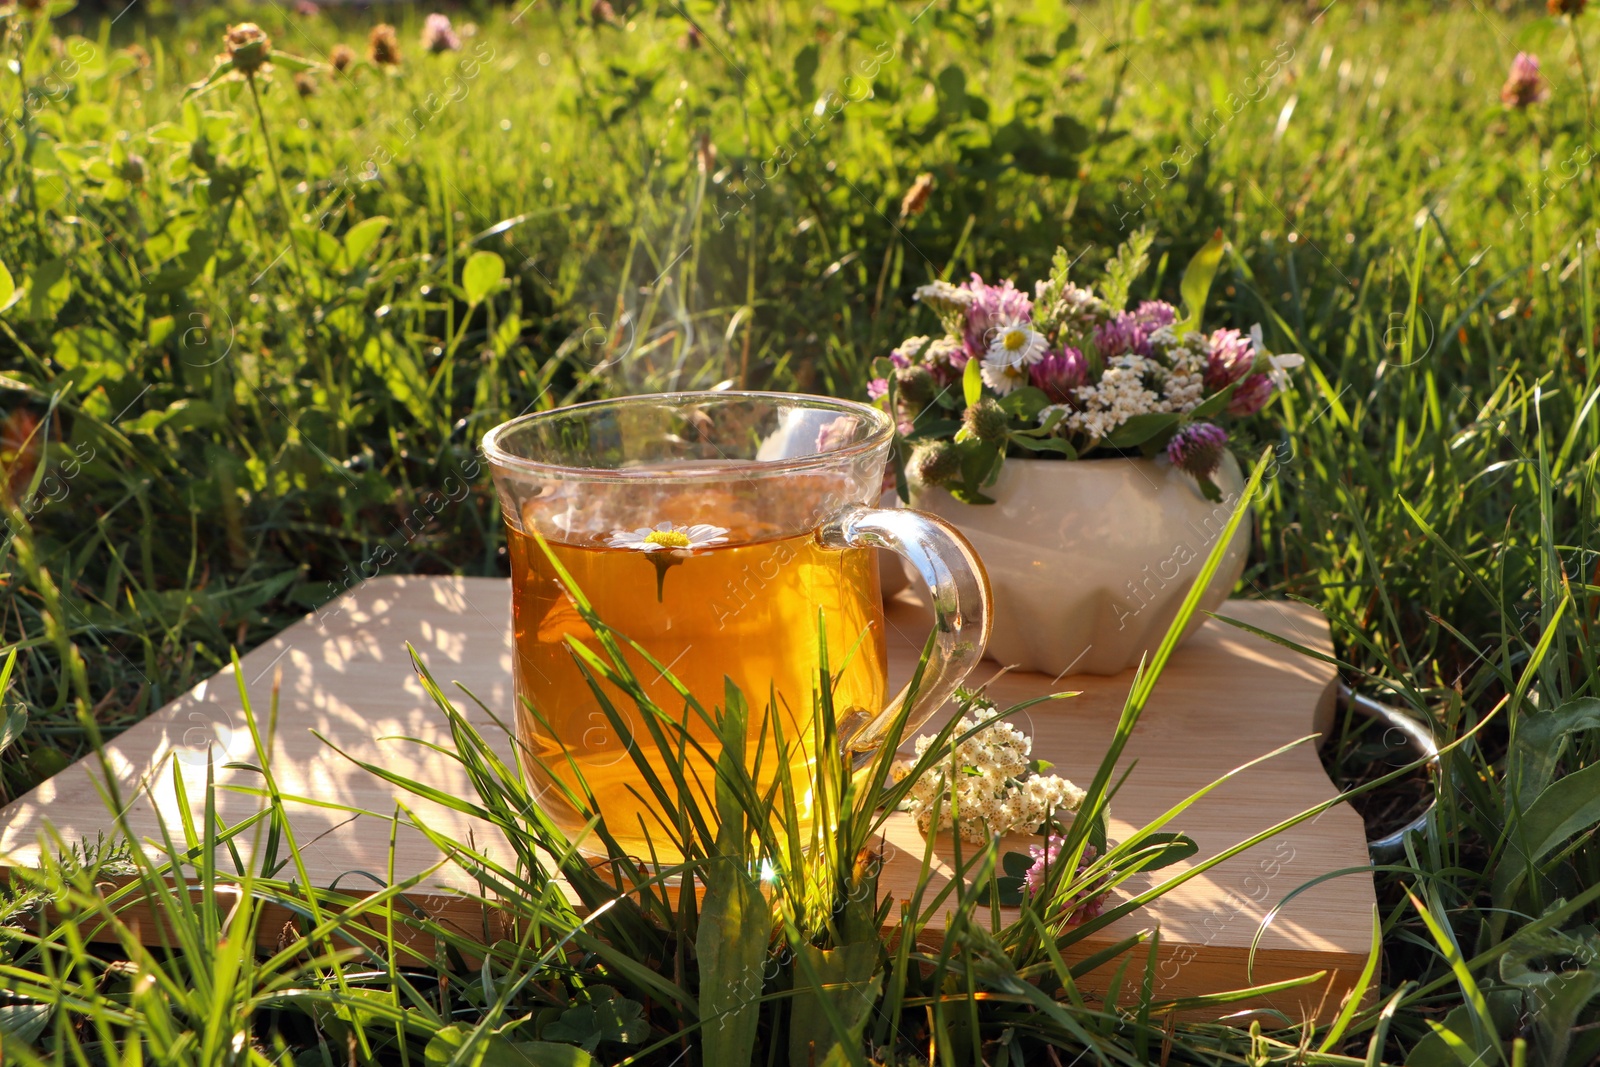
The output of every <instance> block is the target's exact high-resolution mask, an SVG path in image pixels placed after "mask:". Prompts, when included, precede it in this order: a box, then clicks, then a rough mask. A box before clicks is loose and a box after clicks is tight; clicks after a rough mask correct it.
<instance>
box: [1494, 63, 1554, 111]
mask: <svg viewBox="0 0 1600 1067" xmlns="http://www.w3.org/2000/svg"><path fill="white" fill-rule="evenodd" d="M1549 96H1550V87H1549V86H1548V85H1546V84H1545V80H1544V78H1543V77H1542V76H1541V75H1540V74H1539V57H1538V56H1536V55H1534V54H1533V53H1531V52H1518V53H1517V58H1515V59H1513V60H1512V61H1511V70H1510V72H1509V73H1507V75H1506V83H1505V84H1504V85H1502V86H1501V87H1500V102H1501V103H1502V104H1504V105H1505V106H1506V107H1514V108H1525V107H1527V106H1528V105H1530V104H1537V103H1540V102H1542V101H1544V100H1546V99H1548V98H1549Z"/></svg>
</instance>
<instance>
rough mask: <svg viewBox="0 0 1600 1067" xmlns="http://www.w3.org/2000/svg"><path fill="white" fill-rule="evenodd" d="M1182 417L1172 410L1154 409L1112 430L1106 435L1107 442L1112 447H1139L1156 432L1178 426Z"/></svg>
mask: <svg viewBox="0 0 1600 1067" xmlns="http://www.w3.org/2000/svg"><path fill="white" fill-rule="evenodd" d="M1180 418H1181V416H1180V415H1178V414H1176V413H1175V412H1170V411H1152V412H1147V413H1146V414H1143V415H1135V416H1133V418H1131V419H1129V420H1128V421H1127V422H1125V423H1123V424H1122V425H1121V426H1118V427H1117V428H1116V429H1115V430H1112V431H1111V433H1110V434H1109V435H1108V436H1107V437H1106V439H1105V444H1107V445H1109V446H1110V447H1112V448H1137V447H1139V446H1140V445H1142V444H1144V443H1145V442H1146V441H1148V440H1150V438H1152V437H1154V436H1155V435H1156V434H1158V433H1161V432H1162V431H1171V430H1173V429H1174V428H1176V427H1177V425H1178V420H1179V419H1180Z"/></svg>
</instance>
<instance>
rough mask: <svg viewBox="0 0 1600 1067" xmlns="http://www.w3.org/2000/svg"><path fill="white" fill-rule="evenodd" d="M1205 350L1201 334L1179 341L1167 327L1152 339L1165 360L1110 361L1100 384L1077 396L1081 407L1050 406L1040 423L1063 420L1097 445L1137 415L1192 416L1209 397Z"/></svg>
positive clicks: (1153, 347)
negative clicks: (1165, 413) (1188, 414)
mask: <svg viewBox="0 0 1600 1067" xmlns="http://www.w3.org/2000/svg"><path fill="white" fill-rule="evenodd" d="M1204 344H1205V342H1204V339H1203V338H1201V337H1200V335H1199V334H1195V333H1190V334H1188V335H1187V336H1185V337H1182V338H1180V337H1179V336H1178V335H1177V333H1176V331H1174V330H1173V329H1172V327H1170V326H1163V327H1161V328H1160V329H1159V330H1156V331H1155V332H1154V333H1152V334H1151V335H1150V347H1151V350H1152V351H1154V352H1159V353H1162V359H1152V358H1149V357H1146V356H1136V355H1132V354H1129V355H1124V356H1118V357H1116V358H1115V359H1112V360H1111V361H1110V364H1109V366H1107V367H1106V369H1105V370H1104V371H1103V372H1102V373H1101V375H1100V381H1099V383H1098V384H1096V385H1088V386H1084V387H1083V388H1081V389H1079V390H1078V393H1077V397H1078V403H1079V406H1076V407H1075V406H1073V405H1070V404H1051V405H1050V406H1049V407H1046V408H1044V409H1043V410H1042V411H1040V412H1039V423H1040V425H1043V424H1044V423H1046V422H1048V421H1050V419H1051V418H1052V417H1053V416H1057V415H1059V416H1060V418H1061V425H1063V426H1064V427H1065V428H1066V429H1068V430H1071V431H1074V432H1076V433H1081V434H1084V435H1085V436H1087V437H1089V438H1090V439H1091V440H1095V441H1099V440H1101V439H1102V438H1104V437H1106V436H1108V435H1109V434H1110V433H1111V432H1112V431H1114V430H1115V429H1116V428H1117V427H1119V426H1121V425H1122V424H1123V423H1125V422H1127V421H1128V420H1129V419H1131V418H1133V417H1134V416H1135V415H1148V414H1153V413H1154V414H1159V413H1164V412H1181V413H1186V412H1189V411H1192V410H1194V408H1195V407H1196V406H1197V405H1198V404H1199V403H1200V401H1201V400H1202V399H1204V397H1205V356H1204V355H1203V352H1204ZM1163 360H1164V361H1163Z"/></svg>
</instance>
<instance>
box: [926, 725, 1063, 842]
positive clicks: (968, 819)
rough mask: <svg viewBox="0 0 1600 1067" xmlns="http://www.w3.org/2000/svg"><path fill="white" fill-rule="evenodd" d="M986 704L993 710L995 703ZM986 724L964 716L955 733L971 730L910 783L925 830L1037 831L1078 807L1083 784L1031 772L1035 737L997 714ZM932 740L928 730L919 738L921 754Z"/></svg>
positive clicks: (982, 834)
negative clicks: (913, 782) (937, 819)
mask: <svg viewBox="0 0 1600 1067" xmlns="http://www.w3.org/2000/svg"><path fill="white" fill-rule="evenodd" d="M986 710H988V711H989V712H991V713H992V712H993V711H994V709H993V707H990V708H988V709H986ZM981 725H982V729H979V726H980V723H979V721H978V720H977V719H975V718H973V717H972V716H970V715H967V716H963V717H962V719H961V721H960V722H959V723H957V724H956V728H955V736H956V737H958V738H960V737H963V736H964V735H966V734H968V733H971V734H972V736H970V737H966V738H965V740H961V741H958V742H957V743H956V744H955V746H954V750H953V751H952V753H951V754H950V756H949V758H947V759H945V760H941V761H940V762H939V763H938V764H937V765H936V766H934V767H932V768H930V769H929V770H928V772H927V773H925V774H924V775H923V776H922V777H921V778H919V779H918V780H917V782H916V784H915V785H913V786H912V787H911V794H910V797H909V800H908V807H909V808H910V810H911V811H912V813H913V814H915V815H916V817H917V826H918V827H919V828H920V829H921V830H922V832H923V833H925V834H926V833H929V832H930V831H934V830H944V829H954V830H955V831H956V832H957V833H959V834H960V835H961V838H962V840H964V841H978V842H981V841H985V840H987V839H988V838H989V836H990V835H991V834H1001V835H1004V834H1011V833H1032V832H1034V831H1035V830H1037V829H1038V828H1039V826H1041V825H1042V824H1044V822H1045V821H1046V820H1048V819H1052V818H1058V817H1059V816H1060V814H1061V813H1071V812H1075V811H1077V810H1078V808H1079V807H1080V806H1081V805H1082V804H1083V799H1084V792H1083V790H1081V789H1079V788H1078V787H1077V786H1075V785H1073V784H1072V783H1071V782H1069V781H1067V780H1066V779H1065V778H1061V777H1059V776H1057V775H1053V774H1052V775H1038V774H1034V775H1030V774H1029V772H1028V764H1029V760H1028V756H1029V753H1030V752H1031V751H1032V748H1033V741H1032V740H1031V739H1030V738H1029V737H1028V735H1027V734H1025V733H1023V732H1022V731H1021V730H1019V729H1017V728H1016V727H1015V726H1012V725H1011V724H1010V723H1007V722H1002V721H1000V719H999V718H998V716H994V717H991V718H990V719H988V721H987V722H985V723H982V724H981ZM974 731H976V732H974ZM933 741H934V739H933V738H932V737H930V736H928V735H926V734H924V735H923V736H921V737H919V738H917V743H916V750H917V756H918V758H919V759H920V758H921V757H922V756H923V755H924V754H925V753H926V752H927V751H928V748H929V746H930V745H932V744H933ZM952 779H953V784H952ZM952 808H954V809H955V815H954V817H952V813H951V809H952ZM935 809H937V811H938V816H939V823H938V825H937V826H935V825H934V821H933V820H934V812H935ZM956 820H959V823H960V825H959V826H958V825H956Z"/></svg>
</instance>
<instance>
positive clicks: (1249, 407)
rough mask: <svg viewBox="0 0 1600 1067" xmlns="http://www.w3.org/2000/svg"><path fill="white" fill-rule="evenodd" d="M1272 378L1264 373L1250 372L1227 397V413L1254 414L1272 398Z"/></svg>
mask: <svg viewBox="0 0 1600 1067" xmlns="http://www.w3.org/2000/svg"><path fill="white" fill-rule="evenodd" d="M1273 392H1274V388H1273V385H1272V379H1271V378H1269V377H1267V376H1266V375H1265V374H1252V375H1250V376H1249V377H1248V378H1246V379H1245V380H1244V381H1242V382H1240V383H1239V384H1238V386H1237V387H1235V388H1234V390H1233V396H1231V397H1229V398H1228V414H1229V415H1239V416H1244V415H1254V414H1255V413H1256V412H1258V411H1260V410H1261V409H1262V408H1264V407H1266V406H1267V401H1268V400H1271V399H1272V394H1273Z"/></svg>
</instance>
